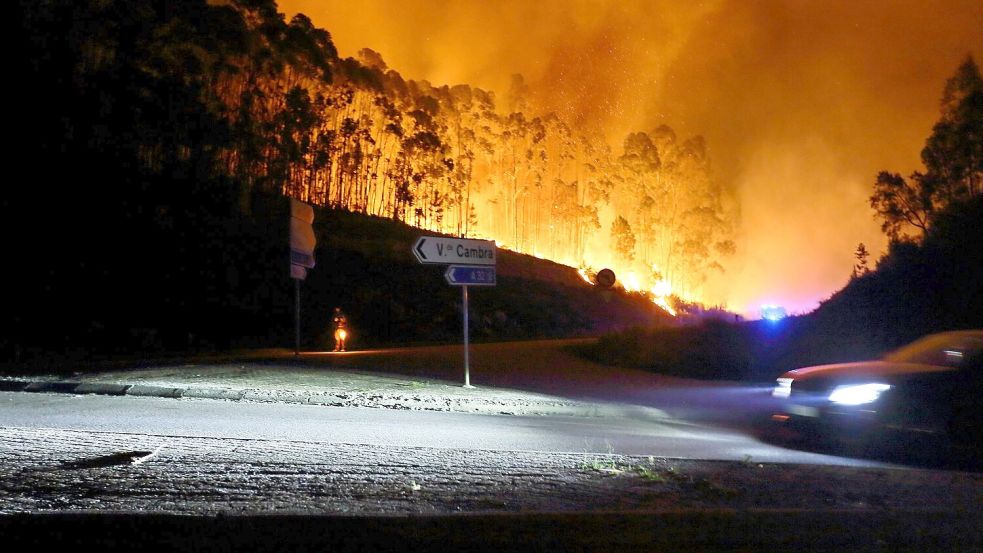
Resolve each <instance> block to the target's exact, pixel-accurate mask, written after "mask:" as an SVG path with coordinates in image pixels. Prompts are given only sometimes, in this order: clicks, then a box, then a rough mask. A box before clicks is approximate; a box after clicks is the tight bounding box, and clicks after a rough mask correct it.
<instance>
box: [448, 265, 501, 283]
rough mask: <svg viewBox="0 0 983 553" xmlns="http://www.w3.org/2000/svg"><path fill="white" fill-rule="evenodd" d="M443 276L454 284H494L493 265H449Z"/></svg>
mask: <svg viewBox="0 0 983 553" xmlns="http://www.w3.org/2000/svg"><path fill="white" fill-rule="evenodd" d="M444 278H445V279H446V280H447V284H452V285H454V286H495V267H474V266H471V265H451V266H450V267H447V272H445V273H444Z"/></svg>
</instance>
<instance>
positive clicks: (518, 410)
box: [0, 380, 664, 418]
mask: <svg viewBox="0 0 983 553" xmlns="http://www.w3.org/2000/svg"><path fill="white" fill-rule="evenodd" d="M0 391H12V392H17V391H24V392H47V393H62V394H95V395H110V396H133V397H161V398H171V399H180V398H198V399H217V400H226V401H248V402H254V403H289V404H297V405H319V406H326V407H365V408H371V409H394V410H411V411H441V412H443V411H452V412H458V413H475V414H484V415H512V416H572V417H603V416H607V415H611V414H616V413H620V410H619V409H615V408H612V407H609V406H604V405H589V404H555V403H552V402H542V403H539V402H524V403H522V404H520V405H516V404H509V403H508V402H506V401H503V402H498V401H494V402H488V401H468V400H467V399H464V398H459V397H450V396H448V397H430V398H426V399H420V398H416V397H402V396H399V395H398V394H383V395H381V396H378V397H376V396H373V397H369V398H366V397H359V396H360V395H359V394H336V393H327V394H325V393H318V392H312V391H297V390H287V389H270V390H266V389H261V388H239V389H236V388H212V387H193V388H181V387H175V386H159V385H154V384H125V383H121V382H80V381H33V382H31V381H23V380H0ZM649 411H652V412H653V413H657V414H656V415H655V416H654V417H652V418H660V417H659V415H658V414H661V412H660V411H658V410H656V409H649ZM662 415H663V416H664V414H662Z"/></svg>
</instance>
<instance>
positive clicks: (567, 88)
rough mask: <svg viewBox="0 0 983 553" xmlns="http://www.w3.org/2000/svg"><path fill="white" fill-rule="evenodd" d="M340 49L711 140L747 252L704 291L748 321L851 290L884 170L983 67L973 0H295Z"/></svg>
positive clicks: (577, 112)
mask: <svg viewBox="0 0 983 553" xmlns="http://www.w3.org/2000/svg"><path fill="white" fill-rule="evenodd" d="M280 9H281V10H282V11H283V12H285V13H286V14H287V15H288V16H291V15H293V14H294V13H297V12H302V13H305V14H307V15H308V16H310V17H311V19H312V20H313V21H314V23H315V24H317V25H318V26H321V27H323V28H326V29H327V30H328V31H330V32H331V34H332V36H333V38H334V40H335V44H336V45H337V47H338V50H339V52H340V54H341V55H342V56H354V55H355V54H356V53H357V52H358V50H360V49H361V48H366V47H367V48H371V49H373V50H375V51H377V52H379V53H380V54H381V55H382V57H383V58H384V59H385V61H386V63H387V64H388V65H389V67H391V68H393V69H396V70H397V71H399V72H400V73H401V74H402V75H403V76H405V77H407V78H412V79H425V80H428V81H430V82H431V83H434V84H456V83H468V84H471V85H474V86H478V87H481V88H485V89H488V90H493V91H495V92H496V94H497V96H498V98H499V103H500V105H502V104H503V101H504V100H505V98H506V96H507V93H508V91H509V87H510V83H511V82H512V75H514V74H517V73H518V74H522V75H523V76H524V77H525V82H526V83H527V84H528V86H529V93H530V98H529V100H530V102H531V103H532V106H533V108H534V109H542V110H554V111H557V112H559V113H561V114H563V115H564V116H565V117H566V118H567V119H569V120H571V121H575V122H579V123H580V124H583V125H585V126H588V127H596V128H598V129H600V130H602V131H603V132H604V133H605V135H606V136H607V137H608V139H609V141H610V142H611V145H612V147H613V148H614V149H615V150H620V147H621V141H622V140H623V138H624V136H625V135H626V134H627V133H628V132H630V131H634V130H645V131H649V130H651V129H654V128H655V127H656V126H658V125H660V124H668V125H670V126H671V127H673V128H674V129H676V131H677V133H678V134H679V135H680V136H681V137H687V136H692V135H696V134H702V135H703V136H705V137H706V139H707V141H708V144H709V146H710V152H711V157H712V160H713V166H714V172H715V175H716V177H717V178H718V179H720V181H721V182H722V183H723V184H724V185H725V186H727V187H728V188H729V189H730V190H731V191H732V193H733V196H734V198H735V199H736V200H737V201H738V203H739V208H740V213H741V218H740V224H739V227H738V236H737V245H738V251H737V254H736V255H735V256H734V257H733V258H732V259H731V260H730V262H729V263H728V264H727V267H726V269H727V272H726V274H725V275H723V277H722V278H717V279H715V280H713V281H711V282H710V283H708V285H707V288H706V290H704V292H703V294H702V296H703V297H704V298H705V299H706V300H707V301H709V302H711V303H720V304H726V305H728V306H729V307H731V308H732V309H736V310H738V311H741V312H743V313H745V314H747V315H749V316H756V315H757V308H758V306H759V305H760V304H761V303H779V304H782V305H784V306H785V307H786V308H787V309H788V310H789V311H791V312H805V311H808V310H811V309H812V308H814V307H815V306H816V305H817V303H818V302H819V301H821V300H822V299H824V298H825V297H828V296H829V295H831V294H832V293H833V292H835V291H836V290H837V289H839V288H840V287H842V286H843V285H844V284H845V283H846V281H847V279H848V278H849V274H850V270H851V267H852V264H853V262H854V259H853V252H854V250H855V249H856V247H857V244H858V243H860V242H863V243H865V244H866V245H867V247H868V249H869V250H870V251H871V252H872V253H873V256H874V258H875V259H876V258H877V257H878V256H879V254H880V253H883V251H884V250H885V248H886V241H885V239H884V237H883V236H882V234H881V232H880V230H879V228H878V224H877V222H876V221H875V220H874V219H873V212H872V210H871V209H870V207H869V206H868V203H867V197H868V195H869V194H870V191H871V187H872V184H873V181H874V177H875V176H876V174H877V172H878V171H879V170H881V169H887V170H891V171H898V172H901V173H903V174H906V173H910V172H911V171H914V170H916V169H918V168H919V167H920V161H919V152H920V150H921V148H922V146H923V144H924V140H925V138H926V137H927V136H928V134H929V132H930V131H931V127H932V125H933V123H934V122H935V120H936V119H937V117H938V102H939V99H940V98H941V93H942V88H943V86H944V83H945V80H946V79H947V78H948V77H949V76H951V75H952V73H953V72H954V71H955V69H956V67H957V66H958V65H959V63H960V62H961V61H962V60H963V59H964V58H965V56H966V55H967V54H972V55H973V56H974V57H975V58H976V59H977V61H978V62H980V61H983V5H981V4H980V3H979V1H978V0H940V1H936V2H914V1H901V0H897V1H870V2H855V1H808V0H807V1H802V2H798V1H794V2H793V1H770V2H769V1H753V0H752V1H745V0H717V1H691V2H684V1H647V0H635V1H624V0H612V1H610V2H603V1H594V0H552V1H548V0H541V1H537V2H527V1H524V0H497V1H491V2H470V1H452V0H431V1H420V0H391V1H385V0H362V1H360V2H350V1H348V0H283V1H281V2H280Z"/></svg>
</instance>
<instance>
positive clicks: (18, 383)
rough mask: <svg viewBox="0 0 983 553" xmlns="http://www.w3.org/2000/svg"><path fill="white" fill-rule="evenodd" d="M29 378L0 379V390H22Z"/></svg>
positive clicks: (28, 382)
mask: <svg viewBox="0 0 983 553" xmlns="http://www.w3.org/2000/svg"><path fill="white" fill-rule="evenodd" d="M30 383H31V382H30V381H29V380H0V392H22V391H24V388H26V387H27V385H28V384H30Z"/></svg>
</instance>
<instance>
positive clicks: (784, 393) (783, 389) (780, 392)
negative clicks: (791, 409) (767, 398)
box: [771, 378, 795, 397]
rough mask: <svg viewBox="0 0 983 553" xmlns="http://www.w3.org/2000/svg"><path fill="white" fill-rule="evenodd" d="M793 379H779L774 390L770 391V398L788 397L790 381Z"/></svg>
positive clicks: (790, 391)
mask: <svg viewBox="0 0 983 553" xmlns="http://www.w3.org/2000/svg"><path fill="white" fill-rule="evenodd" d="M793 380H795V379H794V378H779V379H778V384H776V385H775V389H774V390H772V391H771V395H772V397H788V396H790V395H792V381H793Z"/></svg>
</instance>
